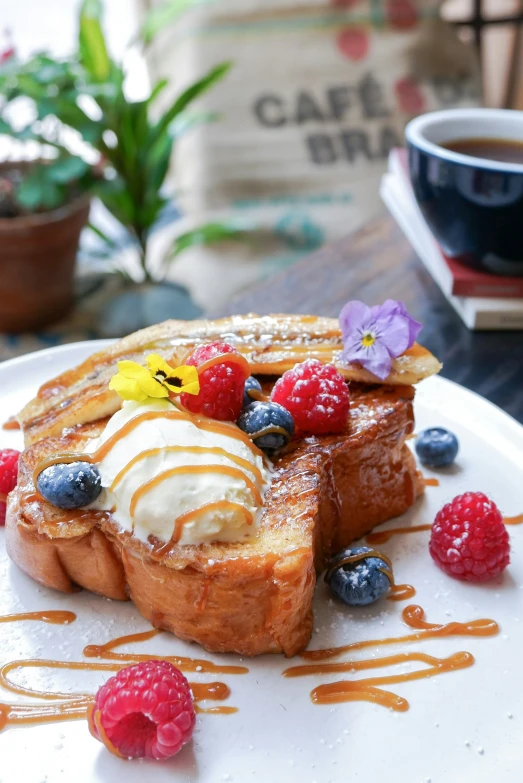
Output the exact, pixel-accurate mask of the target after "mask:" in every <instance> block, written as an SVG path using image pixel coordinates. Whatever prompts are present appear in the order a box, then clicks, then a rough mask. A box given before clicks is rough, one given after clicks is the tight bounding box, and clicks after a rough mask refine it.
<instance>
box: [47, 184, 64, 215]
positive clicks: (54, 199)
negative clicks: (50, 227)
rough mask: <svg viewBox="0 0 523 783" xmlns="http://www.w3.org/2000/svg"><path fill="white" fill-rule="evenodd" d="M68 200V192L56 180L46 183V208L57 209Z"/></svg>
mask: <svg viewBox="0 0 523 783" xmlns="http://www.w3.org/2000/svg"><path fill="white" fill-rule="evenodd" d="M66 200H67V192H66V190H65V189H64V188H61V187H59V185H56V184H55V183H54V182H47V183H45V185H44V187H43V188H42V206H44V207H46V209H56V208H57V207H60V206H61V205H62V204H64V203H65V201H66Z"/></svg>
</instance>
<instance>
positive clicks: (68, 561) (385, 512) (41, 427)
mask: <svg viewBox="0 0 523 783" xmlns="http://www.w3.org/2000/svg"><path fill="white" fill-rule="evenodd" d="M285 318H286V319H288V318H289V317H288V316H285ZM259 320H262V319H259ZM275 320H277V319H275ZM323 320H325V319H323ZM170 323H171V324H175V326H174V327H172V328H173V329H174V332H173V333H178V332H177V330H178V326H177V324H178V323H179V322H170ZM210 323H212V322H210ZM311 323H312V322H311ZM252 324H253V321H252V319H251V321H250V322H249V328H250V329H251V333H252ZM287 327H288V322H287ZM287 327H284V326H283V325H282V323H280V327H279V328H280V334H282V333H283V329H284V328H287ZM273 328H275V327H273ZM329 328H330V327H329ZM164 329H166V330H167V331H168V328H167V327H165V326H164ZM218 329H221V327H215V331H214V332H213V331H212V329H210V328H209V329H208V331H207V332H206V336H205V338H204V339H205V340H207V339H212V338H210V337H209V336H208V335H209V334H216V331H217V330H218ZM220 335H221V336H223V333H222V332H220ZM228 338H229V339H230V336H228ZM128 339H130V338H128ZM172 339H178V340H179V339H181V338H179V337H176V338H172ZM188 339H189V338H188ZM191 339H192V338H191ZM326 339H327V338H326ZM328 340H329V341H330V342H331V341H332V338H331V334H330V333H329V335H328ZM123 342H125V341H123ZM282 342H283V339H282ZM316 344H317V345H319V344H321V343H320V341H319V338H318V339H317V343H316ZM118 345H120V344H117V346H118ZM177 347H180V349H181V346H177ZM190 347H191V346H189V348H190ZM282 347H283V348H284V346H282ZM125 350H127V349H110V350H109V351H108V352H106V353H105V354H103V357H104V358H103V361H101V359H100V358H97V359H96V360H94V364H93V360H88V362H86V363H84V365H81V366H80V368H77V370H73V371H71V372H70V373H69V374H67V373H66V374H65V377H64V376H61V377H60V378H59V379H57V381H56V384H57V385H56V388H58V387H61V391H59V392H58V393H57V394H56V395H50V396H49V397H46V395H45V387H44V393H43V394H40V396H39V398H37V401H36V402H35V403H34V404H32V403H30V404H29V406H27V407H26V408H25V409H24V411H23V412H22V414H21V417H20V418H21V421H22V422H23V424H24V430H25V432H24V434H25V435H26V437H27V440H28V441H29V445H28V448H26V450H25V451H24V453H23V454H22V456H21V459H20V468H19V480H18V485H17V488H16V489H15V491H14V492H13V493H11V495H10V497H9V505H8V513H7V521H6V545H7V550H8V553H9V555H10V557H11V558H12V560H13V561H14V562H15V563H16V564H17V565H18V566H19V567H20V568H21V569H22V570H23V571H25V572H26V573H27V574H29V575H30V576H32V577H33V578H34V579H35V580H36V581H38V582H40V583H41V584H44V585H46V586H47V587H52V588H55V589H58V590H62V591H64V592H72V591H74V590H76V589H78V588H80V587H83V588H85V589H88V590H91V591H93V592H96V593H99V594H101V595H104V596H106V597H109V598H113V599H121V600H125V599H127V598H131V600H133V602H134V603H135V605H136V607H137V608H138V610H139V611H140V612H141V614H142V615H143V616H144V617H146V618H147V619H148V620H150V622H151V623H152V624H153V625H154V626H155V627H158V628H164V629H166V630H168V631H171V632H172V633H174V634H175V635H176V636H178V637H179V638H181V639H185V640H190V641H196V642H198V643H199V644H201V645H202V646H203V647H205V648H206V649H208V650H210V651H213V652H236V653H239V654H241V655H247V656H253V655H258V654H261V653H269V652H272V653H275V652H283V653H285V655H287V656H291V655H294V654H295V653H297V652H299V651H300V650H302V649H303V648H304V647H305V646H306V645H307V642H308V640H309V637H310V633H311V627H312V609H311V606H312V596H313V592H314V586H315V582H316V572H317V571H319V570H321V569H322V568H323V566H324V564H325V560H326V558H328V557H330V556H331V555H332V554H333V553H334V552H336V551H338V550H339V549H340V548H342V547H344V546H347V545H348V544H350V542H351V541H353V540H354V539H356V538H358V537H360V536H362V535H363V534H364V533H366V532H368V531H370V530H371V529H372V528H373V527H375V526H376V525H378V524H380V523H381V522H384V521H386V520H388V519H390V518H391V517H394V516H397V515H399V514H402V513H403V512H404V511H406V510H407V509H408V508H409V507H410V506H411V505H412V503H413V502H414V500H415V498H416V497H417V496H418V495H419V494H420V493H421V492H422V491H423V482H422V479H421V477H420V475H419V474H418V473H417V471H416V467H415V463H414V460H413V457H412V455H411V453H410V451H409V449H408V448H407V446H406V445H405V438H406V437H407V435H409V434H410V433H411V432H412V430H413V427H414V417H413V410H412V401H413V397H414V389H413V388H412V386H411V385H408V384H397V385H391V384H388V385H381V384H376V383H373V384H364V383H360V382H351V383H350V392H351V410H350V416H349V420H348V422H347V427H346V431H345V432H343V433H342V434H339V435H331V436H322V437H315V436H311V437H307V438H304V439H301V440H296V441H294V442H293V443H292V444H291V446H290V447H289V449H288V450H287V451H286V453H284V454H283V455H282V456H281V457H278V458H277V459H276V460H275V462H274V468H275V472H274V475H273V479H272V482H271V485H270V487H269V489H268V490H267V493H266V496H265V500H264V507H263V510H262V516H261V522H260V527H259V530H258V533H257V535H256V536H255V537H254V538H252V539H251V540H248V541H245V542H241V543H214V544H203V545H200V546H180V545H177V544H170V545H169V546H168V547H167V548H166V546H165V545H164V543H163V542H160V541H157V540H154V539H153V538H152V537H150V538H149V541H148V542H147V543H143V542H141V541H139V540H138V539H137V538H136V537H135V536H132V535H131V534H129V533H127V532H125V531H122V529H121V528H120V527H119V526H117V525H116V524H115V522H114V520H113V519H112V518H111V514H110V513H109V512H100V511H87V510H84V511H75V512H64V511H61V510H59V509H57V508H55V507H54V506H52V505H50V504H49V503H47V502H46V501H45V500H43V499H42V498H41V497H40V496H39V495H38V493H37V492H36V490H35V487H34V483H33V471H34V468H35V467H36V465H37V464H38V463H39V462H40V461H41V460H42V459H43V458H45V457H47V456H49V455H51V454H56V453H64V452H76V453H78V452H81V451H82V449H83V447H84V445H85V443H86V442H87V440H89V439H90V438H93V437H96V436H97V435H99V434H100V432H101V431H102V430H103V428H104V426H105V423H106V419H105V418H100V416H95V415H94V414H95V412H96V413H99V411H100V407H99V404H98V402H97V401H95V403H94V407H93V408H91V407H90V401H89V400H90V399H92V398H91V397H90V395H91V394H94V397H95V398H97V397H98V396H99V395H100V394H101V393H103V388H102V386H103V384H105V386H106V385H107V383H108V377H106V376H104V378H105V380H104V382H102V381H100V380H99V378H100V376H99V375H98V376H97V377H96V378H93V377H92V374H93V373H95V372H96V369H95V368H96V366H97V362H98V363H100V364H103V367H104V368H105V367H106V366H107V367H110V372H109V373H108V375H109V377H110V375H111V374H112V373H113V372H114V362H115V361H116V358H118V359H119V358H121V357H122V355H127V356H129V354H125ZM133 350H135V349H133ZM141 350H142V352H143V351H148V350H153V348H152V346H150V345H147V346H145V347H142V349H141ZM154 350H157V346H155V347H154ZM118 351H119V352H118ZM184 353H187V345H186V346H185V348H184ZM292 354H293V352H292V351H291V352H290V354H288V355H292ZM166 355H167V356H168V358H172V348H171V353H170V354H166ZM132 356H133V358H135V359H136V358H137V356H138V354H137V353H136V351H135V353H134V354H132ZM98 357H100V354H99V355H98ZM109 357H110V358H109ZM417 358H418V357H414V359H417ZM301 359H302V357H300V359H298V360H301ZM142 361H143V355H142ZM175 361H179V359H176V360H175ZM285 361H290V359H289V358H287V359H286V360H285ZM295 361H296V360H295ZM424 362H425V365H426V367H427V368H428V367H430V366H431V364H432V367H434V366H436V365H437V362H436V360H435V359H434V357H432V356H431V354H429V353H428V352H427V355H426V356H424ZM254 366H255V367H257V368H258V365H256V364H254ZM267 366H268V367H270V369H271V370H272V371H273V373H274V365H270V364H269V365H267ZM103 372H105V369H104V370H103ZM409 372H412V371H411V370H409ZM46 386H47V389H51V388H54V387H53V385H52V384H47V385H46ZM67 389H69V391H68V392H67V391H66V390H67ZM105 391H107V390H105ZM58 396H59V397H60V405H59V406H57V407H53V405H52V403H51V404H49V400H50V399H51V400H52V399H53V397H54V398H56V397H58ZM77 397H79V398H80V399H82V400H83V402H84V408H85V406H87V408H88V410H84V411H83V414H79V415H78V416H77V417H75V419H74V421H72V420H71V419H70V417H67V418H66V420H67V422H68V423H67V425H66V424H64V418H63V417H64V413H63V412H65V411H67V410H68V409H69V408H71V407H73V406H75V405H76V403H77ZM69 399H70V400H71V402H70V403H69V404H66V405H63V403H64V402H65V401H67V400H69ZM106 402H107V398H106ZM111 404H112V405H113V404H114V403H111ZM117 404H118V403H117ZM79 410H81V409H79ZM105 415H106V416H107V415H108V411H107V410H106V412H105ZM44 420H45V423H44ZM73 423H74V425H75V426H74V428H73V429H71V425H72V424H73ZM64 428H65V429H64ZM42 432H46V434H45V435H43V437H38V434H39V433H42Z"/></svg>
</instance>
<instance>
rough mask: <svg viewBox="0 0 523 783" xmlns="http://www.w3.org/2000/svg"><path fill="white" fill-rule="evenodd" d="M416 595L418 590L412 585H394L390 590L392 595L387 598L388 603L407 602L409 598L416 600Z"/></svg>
mask: <svg viewBox="0 0 523 783" xmlns="http://www.w3.org/2000/svg"><path fill="white" fill-rule="evenodd" d="M415 595H416V589H415V588H414V587H413V586H412V585H397V584H393V585H391V588H390V595H388V596H387V601H407V600H408V599H409V598H414V596H415Z"/></svg>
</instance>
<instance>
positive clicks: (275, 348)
mask: <svg viewBox="0 0 523 783" xmlns="http://www.w3.org/2000/svg"><path fill="white" fill-rule="evenodd" d="M214 340H223V341H225V342H228V343H231V344H232V345H234V346H236V348H237V349H238V350H239V351H240V353H242V354H243V355H244V356H245V357H246V358H247V360H248V361H249V363H250V364H251V366H252V373H253V374H254V375H256V374H259V375H281V374H282V373H283V372H285V371H286V370H288V369H290V368H291V367H293V366H294V365H295V364H297V363H298V362H302V361H304V360H305V359H308V358H318V359H320V360H321V361H323V362H331V363H333V364H335V366H336V367H337V368H338V369H339V371H340V372H341V373H342V374H343V375H344V377H345V378H347V380H349V381H355V382H359V383H373V384H377V383H381V382H380V381H379V380H378V379H377V378H376V377H375V376H374V375H372V373H370V372H368V371H367V370H365V369H363V368H362V367H360V366H359V365H356V364H347V363H345V362H343V360H342V358H341V352H342V348H343V345H342V340H341V334H340V330H339V327H338V321H337V320H336V319H334V318H323V317H321V316H308V315H306V316H302V315H269V316H263V317H261V316H257V315H252V314H250V315H238V316H233V317H231V318H223V319H220V320H218V321H165V322H164V323H162V324H157V325H155V326H151V327H149V328H148V329H143V330H141V331H139V332H135V333H134V334H131V335H129V336H128V337H125V338H124V339H123V340H119V341H118V342H115V343H114V345H111V346H109V347H108V348H106V349H104V350H103V351H100V352H98V353H96V354H94V355H93V356H91V357H90V358H89V359H87V360H86V361H85V362H83V363H82V364H80V365H79V366H78V367H76V368H74V369H71V370H68V371H67V372H65V373H63V374H62V375H59V376H58V377H57V378H55V379H53V380H52V381H49V382H48V383H46V384H45V385H44V386H42V387H41V388H40V390H39V392H38V395H37V397H36V398H35V399H34V400H32V401H31V402H30V403H29V404H28V405H26V407H25V408H24V409H23V410H22V411H21V413H20V414H19V417H18V418H19V420H20V423H21V425H22V427H23V430H24V437H25V443H26V445H30V444H32V443H35V442H36V441H38V440H40V439H42V438H44V437H50V436H56V435H59V434H60V433H61V432H62V430H63V429H64V427H74V426H76V425H78V424H84V423H87V422H91V421H96V420H98V419H102V418H104V417H106V416H111V415H112V414H113V413H114V412H115V411H116V410H117V409H118V408H119V407H120V398H119V397H118V396H117V395H116V393H115V392H112V391H109V388H108V385H109V381H110V379H111V377H112V375H113V374H114V372H115V370H116V362H117V361H119V360H121V359H131V360H133V361H137V362H140V363H145V355H146V354H148V353H152V352H154V353H159V354H160V355H161V356H163V357H164V358H165V359H166V360H167V361H170V362H172V363H173V364H174V365H177V364H178V365H179V364H182V363H183V361H184V359H185V358H186V357H187V355H188V354H189V353H190V352H191V351H192V349H193V348H194V346H196V345H199V344H201V343H204V342H212V341H214ZM440 369H441V364H440V363H439V362H438V360H437V359H436V358H435V357H434V356H433V355H432V354H431V353H430V352H429V351H427V350H426V349H425V348H422V347H421V346H420V345H418V344H417V343H416V344H414V345H413V346H412V348H410V349H409V350H408V351H407V352H406V353H405V354H403V355H402V356H400V357H399V358H398V359H394V360H393V362H392V372H391V373H390V375H389V377H388V378H387V379H386V380H385V381H384V383H385V384H388V385H401V386H409V385H411V384H414V383H418V382H419V381H421V380H423V379H424V378H427V377H429V376H430V375H434V374H435V373H437V372H439V370H440Z"/></svg>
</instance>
